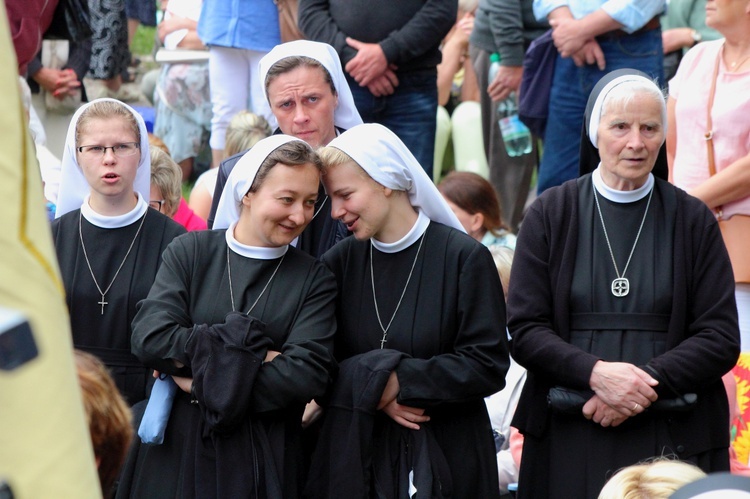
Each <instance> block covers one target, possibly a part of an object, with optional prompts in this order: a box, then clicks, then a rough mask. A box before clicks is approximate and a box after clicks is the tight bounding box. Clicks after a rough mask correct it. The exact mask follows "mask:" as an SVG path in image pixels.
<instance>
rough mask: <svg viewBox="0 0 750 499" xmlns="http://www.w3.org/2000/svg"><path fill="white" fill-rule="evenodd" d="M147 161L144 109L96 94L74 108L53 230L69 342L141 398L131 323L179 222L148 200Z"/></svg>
mask: <svg viewBox="0 0 750 499" xmlns="http://www.w3.org/2000/svg"><path fill="white" fill-rule="evenodd" d="M150 165H151V162H150V159H149V150H148V133H147V132H146V125H145V123H144V122H143V118H141V116H140V114H138V113H137V112H136V111H135V110H133V109H132V108H131V107H130V106H128V105H127V104H123V103H122V102H120V101H117V100H114V99H98V100H95V101H92V102H90V103H88V104H86V105H84V106H82V107H81V108H79V109H78V111H77V112H76V113H75V115H74V116H73V119H72V120H71V123H70V127H69V128H68V136H67V139H66V144H65V150H64V151H63V159H62V169H61V175H60V192H59V194H58V197H57V206H56V212H55V218H56V220H55V221H54V222H53V223H52V234H53V238H54V243H55V250H56V251H57V258H58V263H59V265H60V271H61V274H62V278H63V284H64V286H65V295H66V302H67V305H68V311H69V313H70V322H71V329H72V332H73V344H74V346H75V347H76V348H78V349H81V350H84V351H87V352H89V353H91V354H94V355H96V356H97V357H99V359H101V360H102V361H103V362H104V364H105V365H106V366H107V367H108V368H109V370H110V372H111V373H112V376H113V377H114V380H115V384H116V385H117V387H118V388H119V390H120V392H121V393H122V395H123V396H124V397H125V399H126V400H127V401H128V403H129V404H130V405H133V404H135V403H136V402H138V401H141V400H143V399H145V398H146V387H147V385H148V382H149V380H150V372H149V370H148V369H147V368H146V367H145V366H144V365H143V364H142V363H141V362H140V361H139V360H138V359H136V358H135V357H134V356H133V355H132V354H131V353H130V336H131V328H130V323H131V322H132V320H133V317H134V316H135V313H136V304H137V303H138V302H139V301H140V300H142V299H143V298H145V297H146V295H147V294H148V290H149V289H151V285H152V284H153V282H154V277H155V276H156V272H157V270H158V269H159V265H160V264H161V253H162V251H164V248H166V247H167V245H168V244H169V243H170V242H171V241H172V239H173V238H175V237H176V236H178V235H180V234H182V233H184V232H185V229H184V228H183V227H182V226H181V225H179V224H178V223H176V222H174V221H173V220H171V219H170V218H169V217H167V216H165V215H162V214H161V213H159V212H158V211H157V210H153V209H149V192H150V176H151V166H150Z"/></svg>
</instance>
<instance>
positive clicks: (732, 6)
mask: <svg viewBox="0 0 750 499" xmlns="http://www.w3.org/2000/svg"><path fill="white" fill-rule="evenodd" d="M706 25H707V26H709V27H711V28H713V29H715V30H717V31H718V32H719V33H721V35H723V36H724V39H720V40H714V41H710V42H705V43H700V44H698V45H697V46H696V47H694V48H693V49H692V50H690V51H689V52H688V53H687V54H685V57H684V58H683V59H682V62H680V67H679V69H678V70H677V75H676V76H675V77H674V78H673V79H672V81H671V82H670V83H669V100H668V103H667V109H668V110H669V129H668V132H667V133H668V135H667V158H668V160H669V172H670V179H671V180H672V182H674V184H675V185H676V186H677V187H679V188H681V189H685V190H687V191H688V192H689V193H690V194H691V195H693V196H695V197H697V198H698V199H700V200H702V201H703V202H704V203H706V205H707V206H708V207H709V208H710V209H711V210H713V212H714V214H715V215H716V217H717V218H718V219H719V220H721V221H730V222H735V223H736V222H737V221H739V220H740V219H742V218H744V219H747V217H748V216H750V120H748V119H747V117H748V112H750V2H748V0H731V1H727V2H725V1H722V0H719V1H716V0H710V1H709V2H708V3H707V4H706ZM709 116H710V117H711V122H710V123H709V121H708V117H709ZM709 133H710V134H711V136H712V140H711V142H710V143H709V141H707V140H705V138H706V136H707V134H709ZM709 145H710V147H711V149H712V154H711V155H709ZM711 162H713V170H714V171H713V172H712V171H711V169H712V165H711ZM732 219H734V220H732ZM737 234H738V236H739V238H741V240H740V241H739V243H738V244H736V245H733V246H730V245H729V244H727V246H728V249H729V253H730V257H731V258H732V265H733V266H734V267H735V283H736V284H735V286H736V287H735V297H736V300H737V312H738V314H739V319H740V334H741V337H742V350H743V351H748V350H750V278H748V276H747V275H744V276H740V275H738V274H737V270H738V269H740V268H745V269H746V268H747V267H748V266H750V262H748V258H750V244H748V242H747V241H748V239H747V233H745V234H744V235H743V234H742V230H740V231H739V232H738V233H737Z"/></svg>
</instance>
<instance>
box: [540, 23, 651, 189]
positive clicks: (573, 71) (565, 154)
mask: <svg viewBox="0 0 750 499" xmlns="http://www.w3.org/2000/svg"><path fill="white" fill-rule="evenodd" d="M597 41H598V42H599V45H600V46H601V48H602V51H603V52H604V58H605V61H606V67H605V69H604V71H601V70H599V68H598V67H597V66H596V65H591V66H584V67H582V68H579V67H578V66H576V65H575V63H573V60H572V59H571V58H566V59H564V58H562V57H560V56H558V57H557V63H556V64H557V65H556V66H555V75H554V79H553V81H552V92H551V94H550V104H549V119H548V121H547V131H546V134H545V137H544V153H543V156H542V161H541V164H540V165H539V181H538V184H537V192H538V193H539V194H541V193H542V192H544V190H545V189H548V188H550V187H554V186H556V185H560V184H562V183H563V182H565V181H566V180H570V179H574V178H577V177H578V158H579V148H580V144H581V142H580V141H581V129H582V128H583V114H584V112H585V110H586V102H587V101H588V98H589V93H591V89H592V88H594V85H596V83H597V82H598V81H599V80H600V79H601V78H602V76H604V75H605V74H607V73H609V72H610V71H614V70H616V69H623V68H632V69H637V70H640V71H643V72H644V73H646V74H647V75H649V76H651V77H652V78H654V79H656V80H658V84H659V86H662V87H663V86H664V85H665V84H664V77H663V64H664V62H663V60H664V56H663V55H662V42H661V30H659V29H654V30H650V31H646V32H644V33H639V34H637V35H630V36H624V37H622V38H616V39H612V38H610V39H601V40H600V39H597ZM586 140H588V139H586Z"/></svg>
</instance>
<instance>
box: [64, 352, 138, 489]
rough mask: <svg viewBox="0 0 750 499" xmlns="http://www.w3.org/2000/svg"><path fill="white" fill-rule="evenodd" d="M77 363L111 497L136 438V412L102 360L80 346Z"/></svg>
mask: <svg viewBox="0 0 750 499" xmlns="http://www.w3.org/2000/svg"><path fill="white" fill-rule="evenodd" d="M75 363H76V370H77V371H78V382H79V384H80V385H81V392H82V393H83V409H84V411H85V413H86V419H87V420H88V426H89V432H90V433H91V442H92V444H93V446H94V456H96V458H97V461H98V462H99V465H98V468H99V482H100V484H101V487H102V492H103V493H104V496H105V497H107V496H108V495H109V494H110V491H111V489H112V485H113V484H114V483H115V479H116V478H117V475H118V474H119V473H120V468H121V467H122V465H123V463H124V462H125V456H126V455H127V452H128V447H129V446H130V441H131V440H132V438H133V428H132V426H131V419H132V414H131V412H130V408H129V407H128V405H127V404H126V403H125V400H124V399H123V398H122V395H120V392H119V390H118V389H117V386H115V383H114V381H112V377H111V376H110V375H109V372H108V371H107V368H106V367H105V366H104V364H103V363H102V361H100V360H99V359H98V358H96V357H94V356H93V355H91V354H90V353H86V352H81V351H79V350H76V351H75Z"/></svg>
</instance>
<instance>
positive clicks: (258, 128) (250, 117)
mask: <svg viewBox="0 0 750 499" xmlns="http://www.w3.org/2000/svg"><path fill="white" fill-rule="evenodd" d="M269 135H271V126H270V125H269V124H268V122H267V121H266V119H265V118H264V117H263V116H258V115H257V114H253V113H251V112H250V111H240V112H239V113H237V114H236V115H234V117H233V118H232V121H230V122H229V126H228V127H227V133H226V140H225V143H224V157H225V158H228V157H229V156H234V155H235V154H237V153H238V152H242V151H246V150H248V149H250V148H251V147H253V146H254V145H255V144H256V142H258V141H259V140H260V139H264V138H266V137H268V136H269Z"/></svg>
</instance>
